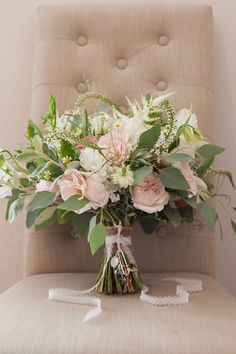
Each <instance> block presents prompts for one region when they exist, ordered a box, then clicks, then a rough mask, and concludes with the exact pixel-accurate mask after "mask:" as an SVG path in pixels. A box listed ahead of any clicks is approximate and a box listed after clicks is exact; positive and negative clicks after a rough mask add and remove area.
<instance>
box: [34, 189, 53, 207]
mask: <svg viewBox="0 0 236 354" xmlns="http://www.w3.org/2000/svg"><path fill="white" fill-rule="evenodd" d="M54 197H55V194H54V193H52V192H46V191H44V192H38V193H37V194H35V196H34V198H33V199H32V201H31V203H30V204H29V205H28V207H27V210H28V211H33V210H35V209H45V208H47V207H48V206H49V205H50V204H51V203H52V202H53V201H54Z"/></svg>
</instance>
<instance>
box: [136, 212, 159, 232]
mask: <svg viewBox="0 0 236 354" xmlns="http://www.w3.org/2000/svg"><path fill="white" fill-rule="evenodd" d="M139 223H140V225H141V227H142V229H143V231H144V232H145V233H146V234H148V235H151V234H152V233H153V231H154V230H155V229H156V227H157V225H158V223H159V221H158V220H157V219H155V218H154V217H152V216H149V215H145V216H143V217H141V218H139Z"/></svg>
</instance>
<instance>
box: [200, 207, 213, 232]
mask: <svg viewBox="0 0 236 354" xmlns="http://www.w3.org/2000/svg"><path fill="white" fill-rule="evenodd" d="M198 208H199V211H200V213H201V215H202V217H203V218H204V220H205V221H206V224H207V227H208V230H209V231H210V232H213V231H214V228H215V223H216V221H217V218H218V216H217V213H216V211H215V209H214V208H213V207H212V206H211V204H210V203H208V202H206V201H205V202H202V203H200V204H198Z"/></svg>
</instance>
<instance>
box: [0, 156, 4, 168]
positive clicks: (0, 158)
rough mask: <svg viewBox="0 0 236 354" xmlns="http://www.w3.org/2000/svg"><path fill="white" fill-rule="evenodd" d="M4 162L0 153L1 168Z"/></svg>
mask: <svg viewBox="0 0 236 354" xmlns="http://www.w3.org/2000/svg"><path fill="white" fill-rule="evenodd" d="M4 162H5V159H4V156H3V154H0V168H2V166H3V164H4Z"/></svg>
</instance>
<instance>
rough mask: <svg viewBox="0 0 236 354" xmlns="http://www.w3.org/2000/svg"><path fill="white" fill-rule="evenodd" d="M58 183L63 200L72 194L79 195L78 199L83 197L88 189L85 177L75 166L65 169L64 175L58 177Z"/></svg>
mask: <svg viewBox="0 0 236 354" xmlns="http://www.w3.org/2000/svg"><path fill="white" fill-rule="evenodd" d="M57 185H58V186H59V189H60V192H61V197H62V199H63V200H67V199H68V198H70V197H71V196H72V195H77V196H78V199H82V198H83V197H84V195H85V191H86V189H87V183H86V180H85V178H84V177H83V176H82V174H81V173H80V172H79V171H78V170H76V169H74V168H69V169H67V170H65V172H64V175H62V176H61V177H59V178H58V180H57Z"/></svg>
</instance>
